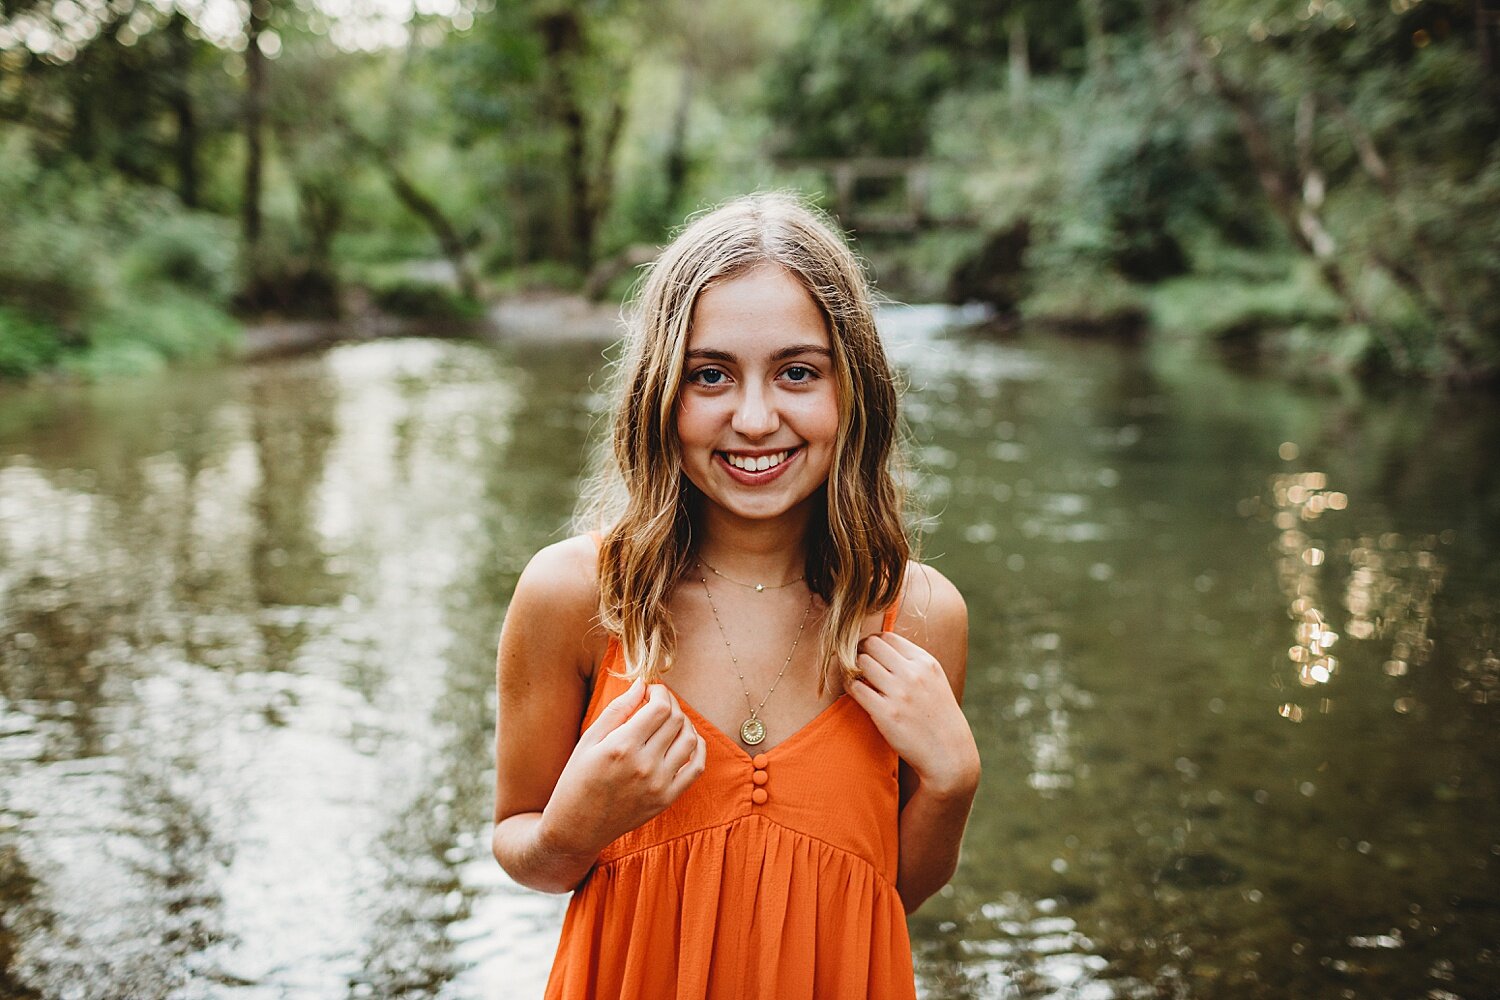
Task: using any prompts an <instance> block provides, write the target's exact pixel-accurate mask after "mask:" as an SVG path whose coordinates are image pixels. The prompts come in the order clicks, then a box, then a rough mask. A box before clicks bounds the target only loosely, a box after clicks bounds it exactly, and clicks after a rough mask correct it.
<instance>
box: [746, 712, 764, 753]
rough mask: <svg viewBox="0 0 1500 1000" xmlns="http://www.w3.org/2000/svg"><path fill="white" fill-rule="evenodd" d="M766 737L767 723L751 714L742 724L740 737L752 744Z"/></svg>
mask: <svg viewBox="0 0 1500 1000" xmlns="http://www.w3.org/2000/svg"><path fill="white" fill-rule="evenodd" d="M765 738H766V724H765V723H764V722H761V721H760V720H759V719H757V718H755V717H754V716H751V717H750V718H748V719H746V720H745V721H744V722H743V723H742V724H741V725H740V739H742V740H744V741H745V742H746V743H748V744H749V745H750V746H755V744H757V743H759V742H760V741H761V740H763V739H765Z"/></svg>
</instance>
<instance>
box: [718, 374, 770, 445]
mask: <svg viewBox="0 0 1500 1000" xmlns="http://www.w3.org/2000/svg"><path fill="white" fill-rule="evenodd" d="M730 426H731V427H733V428H734V430H735V432H736V433H738V434H741V435H743V436H744V437H746V438H762V437H765V436H766V435H768V434H774V433H775V432H776V430H777V428H779V427H780V426H781V415H780V414H779V413H777V411H776V405H775V402H774V400H772V399H771V398H770V396H769V394H768V393H767V391H766V390H765V389H764V388H763V387H761V386H758V385H756V384H754V383H753V382H752V383H750V384H749V385H747V387H746V388H745V391H744V392H742V393H740V398H739V400H738V401H737V402H736V404H735V407H734V418H733V419H732V420H731V421H730Z"/></svg>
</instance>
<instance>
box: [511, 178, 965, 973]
mask: <svg viewBox="0 0 1500 1000" xmlns="http://www.w3.org/2000/svg"><path fill="white" fill-rule="evenodd" d="M627 348H628V350H627V356H626V358H625V360H624V363H623V366H622V368H621V371H620V383H619V395H618V398H617V401H616V404H615V410H614V425H613V439H612V443H613V455H612V461H610V462H609V463H607V466H608V467H607V468H606V470H605V471H604V472H601V477H607V478H601V479H600V481H599V484H598V485H597V488H596V489H594V491H593V500H592V503H591V511H592V513H593V515H594V516H595V517H596V518H597V520H596V521H595V523H597V524H598V525H599V530H596V531H592V532H588V533H585V534H580V535H578V536H576V537H573V538H570V539H568V540H566V541H562V542H558V543H556V544H553V545H550V546H548V547H547V548H545V549H543V550H542V551H541V552H539V553H537V554H536V556H535V557H534V558H533V559H532V560H531V562H530V563H529V565H528V566H527V567H526V570H525V572H524V573H523V574H522V576H521V579H520V581H519V582H518V584H517V586H516V592H515V597H514V599H513V600H512V602H511V605H510V608H509V610H508V612H507V613H506V618H505V625H504V628H503V630H502V632H501V636H500V655H499V668H498V674H499V718H498V724H497V738H496V758H497V770H496V794H495V832H494V853H495V857H496V859H497V860H498V861H499V862H500V864H501V865H502V866H503V867H504V868H505V870H506V871H507V872H508V873H509V874H510V875H511V877H512V878H514V879H515V880H516V881H517V882H519V883H521V884H522V885H526V886H531V887H533V888H536V889H540V890H543V891H546V892H567V891H570V890H571V891H573V893H574V894H573V898H572V900H571V902H570V904H569V907H568V912H567V916H566V918H565V919H564V923H563V930H562V939H561V942H560V944H559V946H558V952H557V958H556V960H555V962H554V965H553V968H552V975H551V978H550V981H549V983H548V986H547V993H546V995H547V997H548V998H583V997H610V998H614V997H623V998H635V1000H655V998H669V997H670V998H681V1000H686V998H706V997H714V998H740V1000H746V998H767V1000H770V998H775V1000H793V998H812V997H819V998H844V997H878V998H911V997H913V996H914V995H915V986H914V982H913V973H912V958H911V945H910V942H909V940H908V938H907V930H906V922H905V914H906V913H909V912H911V911H912V910H915V909H916V908H917V906H919V905H920V904H921V903H922V901H923V900H925V899H926V898H927V897H928V896H930V895H931V894H932V893H934V892H935V891H937V890H938V889H939V888H940V887H941V886H942V885H943V884H944V883H945V882H947V880H948V879H949V877H950V876H951V875H952V874H953V870H954V867H955V865H956V864H957V859H958V849H959V841H960V839H961V837H962V835H963V829H964V824H965V823H966V821H967V818H968V814H969V807H970V805H971V803H972V801H973V797H974V793H975V789H976V787H977V784H978V780H979V757H978V753H977V751H976V749H975V744H974V738H973V735H972V733H971V732H970V730H969V727H968V724H967V723H966V722H965V720H964V716H963V712H962V711H961V710H960V708H959V699H960V697H961V696H962V691H963V682H964V667H965V658H966V649H967V632H968V618H967V612H966V609H965V607H964V602H963V598H962V597H961V596H960V595H959V594H958V592H957V591H956V590H955V589H954V587H953V586H952V584H950V583H949V582H948V581H947V580H946V579H945V578H944V577H943V576H942V574H940V573H938V572H937V570H935V569H932V568H931V567H928V566H924V565H922V564H920V563H918V562H914V561H910V559H909V555H910V552H909V547H908V543H907V538H906V535H905V531H904V521H903V509H902V491H901V489H900V487H899V485H898V479H897V477H896V476H895V475H894V474H893V468H892V466H893V463H894V462H895V460H896V458H897V456H896V453H895V452H896V446H897V444H898V436H899V435H898V420H897V405H896V403H897V397H896V383H895V378H894V376H893V373H892V371H891V369H890V366H889V364H888V363H887V360H886V357H885V352H884V350H883V349H882V347H881V343H880V339H879V337H878V335H877V333H876V330H875V322H874V315H873V309H872V305H871V296H870V292H869V289H868V287H867V284H866V281H865V278H864V275H863V273H862V271H861V269H860V266H859V264H858V262H857V261H856V259H855V258H854V256H853V254H852V253H851V252H850V250H849V248H848V246H847V245H846V244H845V243H844V242H843V240H842V239H841V238H840V237H839V236H838V235H836V233H835V231H834V230H833V229H832V228H831V227H830V226H829V225H828V224H827V223H826V222H824V221H823V220H822V219H821V218H819V217H818V216H817V215H816V214H814V213H813V212H812V211H810V210H809V209H807V208H806V207H804V206H803V205H801V204H800V203H799V202H797V201H795V200H793V199H791V198H788V197H785V196H778V195H755V196H750V197H746V198H741V199H738V200H736V201H733V202H730V203H729V204H727V205H725V206H724V207H722V208H720V209H718V210H717V211H715V212H713V213H711V214H708V215H705V216H703V217H701V218H699V219H697V220H696V221H694V222H693V223H691V224H690V225H689V226H688V227H687V228H686V229H685V230H684V231H683V232H682V233H681V235H679V236H678V237H677V239H676V240H675V241H673V243H672V244H671V245H670V246H669V247H668V248H667V249H666V251H665V252H664V253H663V255H662V257H661V258H660V260H659V261H658V262H657V263H656V265H655V266H654V268H653V269H652V271H651V273H650V276H649V278H648V279H647V281H646V282H645V284H644V286H643V289H642V291H641V293H640V296H639V299H638V302H637V309H636V312H635V315H634V317H633V322H632V324H631V328H630V331H629V335H628V341H627Z"/></svg>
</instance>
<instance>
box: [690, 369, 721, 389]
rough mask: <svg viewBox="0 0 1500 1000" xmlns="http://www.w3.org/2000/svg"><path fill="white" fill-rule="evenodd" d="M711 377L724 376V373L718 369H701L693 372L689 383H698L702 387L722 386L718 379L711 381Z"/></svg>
mask: <svg viewBox="0 0 1500 1000" xmlns="http://www.w3.org/2000/svg"><path fill="white" fill-rule="evenodd" d="M709 375H717V376H723V375H724V373H723V372H721V371H719V369H717V368H699V369H698V370H697V371H695V372H693V373H692V374H691V375H689V376H688V381H689V382H697V383H698V384H700V385H719V384H720V383H719V381H718V379H709V378H708V377H707V376H709Z"/></svg>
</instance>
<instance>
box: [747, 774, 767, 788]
mask: <svg viewBox="0 0 1500 1000" xmlns="http://www.w3.org/2000/svg"><path fill="white" fill-rule="evenodd" d="M750 780H751V781H753V782H755V783H756V784H757V785H764V784H765V783H766V772H764V771H756V772H755V773H754V774H752V775H750Z"/></svg>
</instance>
